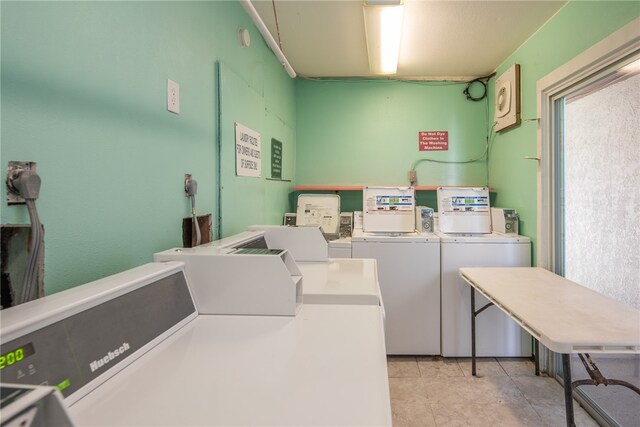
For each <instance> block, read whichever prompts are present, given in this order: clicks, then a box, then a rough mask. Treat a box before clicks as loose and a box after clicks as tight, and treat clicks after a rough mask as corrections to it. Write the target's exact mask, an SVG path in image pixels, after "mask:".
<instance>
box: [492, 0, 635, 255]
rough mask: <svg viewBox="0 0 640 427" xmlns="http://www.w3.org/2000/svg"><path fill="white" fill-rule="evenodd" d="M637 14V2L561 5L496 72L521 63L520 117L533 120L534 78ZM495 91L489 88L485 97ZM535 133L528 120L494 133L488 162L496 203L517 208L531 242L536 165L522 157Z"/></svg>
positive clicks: (533, 145)
mask: <svg viewBox="0 0 640 427" xmlns="http://www.w3.org/2000/svg"><path fill="white" fill-rule="evenodd" d="M638 16H640V2H637V1H628V2H615V1H588V2H584V1H572V2H570V3H568V4H567V5H566V6H565V7H563V8H562V9H561V10H560V11H559V12H558V13H557V14H556V15H555V16H554V17H553V18H552V19H551V20H549V22H547V24H546V25H544V26H543V27H542V28H541V29H540V30H538V32H537V33H536V34H534V35H533V36H532V37H531V38H530V39H529V40H528V41H527V42H526V43H525V44H523V45H522V46H521V47H520V48H519V49H518V50H517V51H516V52H514V53H513V54H512V55H511V56H510V57H509V58H507V59H506V60H505V61H504V63H502V64H501V65H500V67H499V68H498V70H497V71H498V75H500V74H502V73H503V72H504V71H505V70H506V69H507V68H509V67H510V66H511V65H513V64H520V65H521V80H522V82H521V87H522V118H523V119H531V118H536V114H537V100H536V83H537V81H538V80H540V79H541V78H542V77H544V76H546V75H547V74H549V73H550V72H552V71H553V70H555V69H556V68H558V67H559V66H561V65H563V64H564V63H566V62H568V61H569V60H570V59H572V58H574V57H575V56H577V55H578V54H580V53H582V52H583V51H584V50H586V49H588V48H589V47H591V46H592V45H594V44H595V43H597V42H599V41H600V40H602V39H603V38H605V37H606V36H608V35H609V34H611V33H613V32H615V31H616V30H617V29H619V28H620V27H622V26H624V25H625V24H627V23H629V22H630V21H631V20H633V19H635V18H637V17H638ZM493 82H494V81H493V80H492V83H493ZM494 90H495V89H494V86H493V85H492V86H491V89H490V93H491V94H493V93H494ZM491 102H492V103H493V99H492V101H491ZM492 120H493V111H492ZM536 132H537V124H536V122H535V121H531V122H524V123H523V124H522V125H520V126H518V127H516V128H514V129H512V130H508V131H506V132H503V133H500V134H498V135H497V136H496V137H495V140H494V141H493V144H492V148H491V157H490V160H489V185H490V186H492V187H494V188H495V189H496V195H497V196H496V203H497V205H498V206H502V207H510V208H515V209H517V210H518V212H519V214H520V226H521V228H520V230H521V233H522V234H525V235H527V236H529V237H532V238H534V240H535V237H536V232H537V229H536V219H537V213H536V209H537V207H536V194H537V162H536V161H533V160H525V159H524V156H534V157H535V156H536V155H537V133H536ZM533 253H534V256H535V250H534V252H533Z"/></svg>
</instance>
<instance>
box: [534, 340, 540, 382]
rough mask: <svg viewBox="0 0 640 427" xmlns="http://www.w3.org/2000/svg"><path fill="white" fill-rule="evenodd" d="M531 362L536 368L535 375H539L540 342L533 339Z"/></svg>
mask: <svg viewBox="0 0 640 427" xmlns="http://www.w3.org/2000/svg"><path fill="white" fill-rule="evenodd" d="M533 342H534V344H533V364H534V366H535V368H536V377H539V376H540V342H539V341H538V340H537V339H535V338H534V339H533Z"/></svg>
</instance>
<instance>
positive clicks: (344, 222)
mask: <svg viewBox="0 0 640 427" xmlns="http://www.w3.org/2000/svg"><path fill="white" fill-rule="evenodd" d="M352 232H353V212H340V231H339V233H340V238H341V239H342V238H343V237H351V233H352Z"/></svg>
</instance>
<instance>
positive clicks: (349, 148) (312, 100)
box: [296, 80, 487, 185]
mask: <svg viewBox="0 0 640 427" xmlns="http://www.w3.org/2000/svg"><path fill="white" fill-rule="evenodd" d="M465 86H466V85H464V84H462V85H461V84H453V85H451V84H446V83H432V84H419V83H400V82H392V81H364V80H359V81H358V80H357V81H342V82H335V81H324V82H323V81H310V80H301V81H298V82H297V87H296V106H297V109H298V110H297V152H296V156H297V157H296V182H297V184H298V185H364V184H368V185H408V184H409V177H408V173H409V169H410V167H411V164H412V163H413V161H415V160H416V159H419V158H432V159H437V160H468V159H471V158H475V157H478V156H480V155H481V154H482V153H483V151H484V149H485V144H486V129H487V128H486V124H487V104H486V102H471V101H467V100H466V98H465V96H464V95H463V93H462V91H463V90H464V88H465ZM430 130H431V131H438V130H446V131H448V132H449V150H448V151H443V152H420V151H419V150H418V132H419V131H430ZM486 170H487V169H486V163H485V162H484V161H482V162H477V163H471V164H466V165H443V164H437V163H427V162H423V163H421V164H420V165H418V167H417V171H418V185H486V180H487V177H486Z"/></svg>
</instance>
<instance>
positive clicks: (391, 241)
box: [351, 187, 440, 355]
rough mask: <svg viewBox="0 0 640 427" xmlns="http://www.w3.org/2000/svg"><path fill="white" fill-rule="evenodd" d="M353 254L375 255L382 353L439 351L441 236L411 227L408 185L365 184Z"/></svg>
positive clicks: (412, 201)
mask: <svg viewBox="0 0 640 427" xmlns="http://www.w3.org/2000/svg"><path fill="white" fill-rule="evenodd" d="M363 209H364V210H363V222H362V224H363V230H358V229H356V230H354V232H353V236H352V239H351V240H352V243H351V246H352V249H351V251H352V256H353V258H375V259H376V260H377V263H378V281H379V283H380V291H381V293H382V299H383V301H384V306H385V313H386V320H385V341H386V347H387V354H421V355H433V354H440V242H439V240H440V239H439V238H438V237H437V236H436V235H435V234H432V233H427V234H420V233H416V232H415V229H416V228H415V197H414V190H413V188H412V187H365V188H364V191H363Z"/></svg>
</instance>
